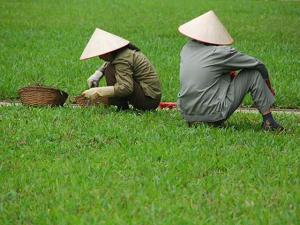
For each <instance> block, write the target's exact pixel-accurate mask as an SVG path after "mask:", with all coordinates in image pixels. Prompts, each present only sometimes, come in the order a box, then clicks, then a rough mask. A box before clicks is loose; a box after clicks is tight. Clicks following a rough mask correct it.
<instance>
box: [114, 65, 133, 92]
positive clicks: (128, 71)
mask: <svg viewBox="0 0 300 225" xmlns="http://www.w3.org/2000/svg"><path fill="white" fill-rule="evenodd" d="M114 66H115V72H116V74H115V76H116V84H115V85H114V90H115V96H117V97H125V96H128V95H130V94H131V93H132V92H133V77H132V76H133V71H132V68H131V66H130V64H129V62H126V61H122V62H117V63H115V64H114Z"/></svg>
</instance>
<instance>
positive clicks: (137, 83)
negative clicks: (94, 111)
mask: <svg viewBox="0 0 300 225" xmlns="http://www.w3.org/2000/svg"><path fill="white" fill-rule="evenodd" d="M96 56H99V58H100V59H102V60H104V61H106V63H104V65H102V66H101V67H100V68H99V69H98V70H96V72H95V73H94V74H93V75H92V76H91V77H90V78H89V79H88V85H89V87H90V89H88V90H86V91H84V92H83V93H82V95H83V96H85V97H88V98H92V97H93V96H95V95H99V96H101V97H107V98H108V101H107V102H108V104H109V105H115V106H117V107H118V108H119V109H128V107H129V104H131V105H132V106H133V107H134V108H136V109H139V110H154V109H156V108H157V107H158V105H159V103H160V99H161V86H160V81H159V79H158V76H157V74H156V72H155V69H154V67H153V65H152V64H151V63H150V61H149V60H148V59H147V58H146V56H144V55H143V53H141V52H140V50H139V49H138V48H137V47H135V46H134V45H132V44H130V43H129V41H127V40H125V39H123V38H121V37H118V36H116V35H113V34H111V33H108V32H106V31H103V30H100V29H98V28H97V29H96V30H95V32H94V34H93V35H92V37H91V39H90V41H89V42H88V44H87V46H86V48H85V49H84V51H83V53H82V55H81V57H80V59H81V60H84V59H89V58H92V57H96ZM102 76H105V79H106V83H107V86H106V87H98V84H99V80H100V79H101V78H102Z"/></svg>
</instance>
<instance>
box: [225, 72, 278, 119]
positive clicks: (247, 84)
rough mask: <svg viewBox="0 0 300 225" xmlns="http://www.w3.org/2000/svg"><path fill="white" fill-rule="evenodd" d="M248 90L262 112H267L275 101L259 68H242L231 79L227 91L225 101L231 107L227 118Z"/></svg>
mask: <svg viewBox="0 0 300 225" xmlns="http://www.w3.org/2000/svg"><path fill="white" fill-rule="evenodd" d="M248 92H250V94H251V96H252V99H253V101H254V103H255V105H256V107H257V109H258V110H259V112H260V113H265V112H267V111H268V110H269V109H270V108H271V106H272V105H273V104H274V102H275V99H274V96H273V95H272V93H271V91H270V90H269V88H268V86H267V84H266V82H265V81H264V79H263V78H262V76H261V74H260V73H259V72H258V71H257V70H242V71H241V72H240V73H239V74H238V75H237V76H236V77H235V78H234V79H233V80H232V81H231V83H230V86H229V90H228V92H227V96H226V99H225V101H227V102H226V103H227V105H230V107H229V110H228V112H227V117H226V119H228V118H229V117H230V116H231V115H232V113H233V112H234V111H235V110H236V109H237V108H238V107H239V105H240V104H241V103H242V101H243V99H244V97H245V95H246V94H247V93H248Z"/></svg>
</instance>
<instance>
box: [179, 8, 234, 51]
mask: <svg viewBox="0 0 300 225" xmlns="http://www.w3.org/2000/svg"><path fill="white" fill-rule="evenodd" d="M178 30H179V32H180V33H181V34H183V35H185V36H187V37H189V38H192V39H194V40H197V41H201V42H204V43H209V44H216V45H231V44H232V43H233V39H232V37H231V36H230V34H229V33H228V31H227V30H226V28H225V27H224V25H223V24H222V23H221V21H220V20H219V18H218V17H217V16H216V14H215V13H214V12H213V11H212V10H211V11H208V12H207V13H204V14H202V15H201V16H199V17H197V18H195V19H193V20H191V21H189V22H187V23H185V24H183V25H181V26H180V27H179V28H178Z"/></svg>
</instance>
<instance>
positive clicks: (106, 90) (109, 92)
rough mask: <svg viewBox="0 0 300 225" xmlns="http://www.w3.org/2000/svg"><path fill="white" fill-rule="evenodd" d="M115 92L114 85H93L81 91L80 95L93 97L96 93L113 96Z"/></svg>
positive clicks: (102, 95) (101, 95)
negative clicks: (93, 86)
mask: <svg viewBox="0 0 300 225" xmlns="http://www.w3.org/2000/svg"><path fill="white" fill-rule="evenodd" d="M114 94H115V89H114V86H107V87H95V88H90V89H88V90H86V91H84V92H82V94H81V95H82V96H84V97H86V98H92V99H93V98H95V97H96V95H99V96H100V97H113V96H114Z"/></svg>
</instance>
